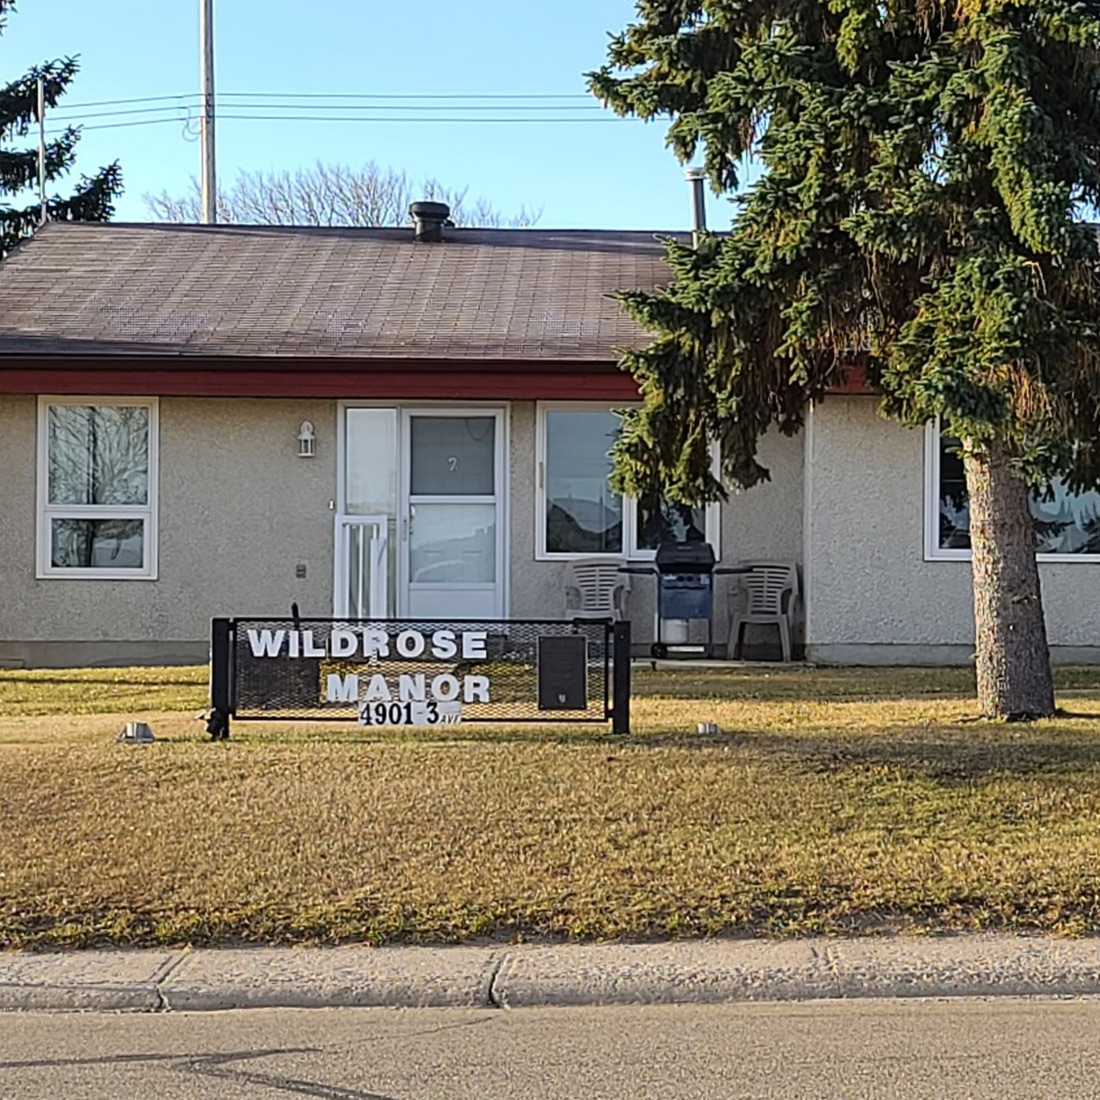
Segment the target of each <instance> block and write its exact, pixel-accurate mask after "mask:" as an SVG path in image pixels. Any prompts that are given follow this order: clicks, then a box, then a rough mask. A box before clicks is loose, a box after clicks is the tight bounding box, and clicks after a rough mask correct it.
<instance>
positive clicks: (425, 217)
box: [409, 202, 451, 243]
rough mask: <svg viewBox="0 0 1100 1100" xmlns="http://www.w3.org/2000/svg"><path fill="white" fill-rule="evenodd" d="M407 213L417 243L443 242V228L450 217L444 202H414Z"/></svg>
mask: <svg viewBox="0 0 1100 1100" xmlns="http://www.w3.org/2000/svg"><path fill="white" fill-rule="evenodd" d="M409 213H410V214H411V215H412V220H413V232H414V233H415V235H416V239H417V240H418V241H426V242H432V243H435V242H437V241H441V240H443V227H444V226H445V225H447V223H448V221H449V219H450V217H451V208H450V207H449V206H448V205H447V204H446V203H445V202H414V203H413V204H412V205H411V206H410V207H409Z"/></svg>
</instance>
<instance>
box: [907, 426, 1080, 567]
mask: <svg viewBox="0 0 1100 1100" xmlns="http://www.w3.org/2000/svg"><path fill="white" fill-rule="evenodd" d="M926 459H927V461H926V462H925V467H926V471H927V475H928V477H927V481H928V485H927V503H926V511H927V515H928V520H929V522H928V529H927V533H926V542H927V547H926V550H927V555H926V556H927V557H929V558H931V559H942V560H952V559H964V560H965V559H969V557H970V504H969V500H968V496H967V491H966V475H965V473H964V471H963V462H962V456H961V455H960V454H959V453H958V440H957V439H954V438H952V437H951V436H949V435H945V434H943V433H942V432H940V430H939V427H938V425H935V424H930V425H929V427H928V436H927V444H926ZM1031 514H1032V517H1033V519H1034V521H1035V552H1036V553H1037V554H1038V555H1039V556H1040V558H1043V559H1044V560H1057V561H1098V560H1100V493H1097V492H1093V491H1088V492H1084V493H1072V492H1070V491H1069V490H1068V489H1067V488H1066V487H1065V485H1064V484H1063V483H1062V482H1061V481H1059V480H1057V479H1056V480H1055V481H1054V482H1053V483H1052V484H1051V486H1050V488H1049V490H1047V491H1045V492H1044V491H1041V490H1035V491H1033V492H1032V494H1031Z"/></svg>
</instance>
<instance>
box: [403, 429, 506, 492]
mask: <svg viewBox="0 0 1100 1100" xmlns="http://www.w3.org/2000/svg"><path fill="white" fill-rule="evenodd" d="M410 435H411V439H410V447H411V456H410V460H411V465H412V471H411V477H410V483H411V484H410V492H411V494H412V495H413V496H492V495H493V493H494V492H495V477H494V468H495V458H496V418H495V417H492V416H414V417H412V418H411V427H410Z"/></svg>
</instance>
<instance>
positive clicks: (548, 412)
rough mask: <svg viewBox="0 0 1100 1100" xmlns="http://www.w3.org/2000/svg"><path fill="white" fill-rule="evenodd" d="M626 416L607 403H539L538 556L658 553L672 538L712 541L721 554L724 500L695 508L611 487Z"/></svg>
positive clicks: (615, 555)
mask: <svg viewBox="0 0 1100 1100" xmlns="http://www.w3.org/2000/svg"><path fill="white" fill-rule="evenodd" d="M618 431H619V417H618V416H617V415H616V414H615V412H614V410H612V409H610V408H607V407H606V406H599V405H581V404H543V405H541V406H540V407H539V447H538V462H539V494H538V525H539V527H538V556H539V557H546V558H570V557H573V558H583V557H591V556H592V555H597V554H607V555H609V556H613V557H620V558H622V557H625V558H635V559H637V558H642V559H644V558H651V557H652V556H653V555H654V553H655V552H656V549H657V546H658V544H660V543H661V542H664V541H665V540H667V539H681V540H682V539H700V540H702V539H706V541H708V542H710V543H711V544H712V545H713V546H714V547H715V552H716V553H717V552H718V523H719V518H718V516H719V513H718V506H717V505H710V506H707V507H703V508H689V507H687V506H686V505H682V504H674V503H673V502H671V501H668V500H664V499H662V498H657V499H655V500H653V501H641V500H635V499H633V498H631V497H624V496H622V495H621V494H619V493H615V492H613V491H612V489H611V459H610V457H609V452H610V450H611V446H612V444H613V443H614V442H615V436H616V435H617V433H618Z"/></svg>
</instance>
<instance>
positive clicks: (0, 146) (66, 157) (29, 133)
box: [0, 0, 122, 260]
mask: <svg viewBox="0 0 1100 1100" xmlns="http://www.w3.org/2000/svg"><path fill="white" fill-rule="evenodd" d="M14 10H15V4H14V3H13V0H0V34H3V30H4V25H5V22H6V16H7V14H8V13H9V12H11V11H14ZM77 70H78V65H77V61H76V59H75V58H71V57H68V58H62V59H59V60H55V61H46V62H43V63H42V64H41V65H38V66H35V67H34V68H32V69H31V70H30V71H29V72H28V73H26V74H25V75H24V76H21V77H19V78H18V79H17V80H14V81H12V83H10V84H8V85H6V86H4V87H0V260H2V259H3V258H4V257H5V256H6V255H7V254H8V253H9V252H10V251H11V250H12V249H13V248H14V247H15V245H16V244H17V243H18V242H19V241H20V240H22V239H23V238H24V237H27V236H29V235H30V234H31V233H33V232H34V229H35V226H37V225H38V224H39V222H40V221H41V213H42V211H41V204H40V203H39V202H38V201H35V202H33V203H30V204H29V205H26V206H21V207H16V206H14V205H13V204H12V203H13V202H14V200H15V199H16V197H17V196H18V195H19V194H20V192H23V191H24V190H26V189H28V188H37V186H38V142H37V138H36V135H37V126H38V79H39V77H41V78H42V82H43V87H44V91H45V101H46V107H47V109H48V108H50V107H53V106H55V105H56V104H57V102H58V100H59V99H60V98H61V96H62V95H63V94H64V93H65V91H66V89H67V88H68V87H69V84H70V83H71V82H72V80H73V78H74V77H75V76H76V73H77ZM23 138H30V139H31V141H30V142H29V143H28V145H27V147H26V148H22V149H12V144H13V139H15V140H19V139H23ZM79 138H80V132H79V130H78V129H75V128H73V127H68V128H66V130H65V132H64V133H62V134H61V135H60V136H59V137H55V138H54V139H53V140H51V141H48V142H47V144H46V158H45V160H46V180H47V182H53V181H55V180H57V179H58V178H59V177H61V176H64V175H65V174H66V173H67V172H68V171H69V170H70V169H71V168H72V166H73V163H74V162H75V160H76V143H77V141H78V140H79ZM121 191H122V172H121V170H120V169H119V166H118V163H117V161H116V162H115V163H114V164H110V165H108V166H107V167H106V168H102V169H100V171H99V172H98V173H97V174H96V175H94V176H91V177H88V176H82V177H81V179H80V182H79V184H78V185H77V187H76V190H75V191H74V192H73V193H72V194H71V195H70V196H69V197H68V198H63V197H61V196H59V195H54V196H53V197H50V196H49V195H47V200H46V211H47V216H48V218H49V220H50V221H106V220H107V219H108V218H109V217H110V216H111V214H112V213H113V212H114V206H113V203H114V199H115V198H116V196H118V195H119V194H120V193H121ZM5 196H8V197H10V199H11V200H12V201H10V202H9V201H6V200H5ZM35 199H36V200H37V192H36V193H35Z"/></svg>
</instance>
